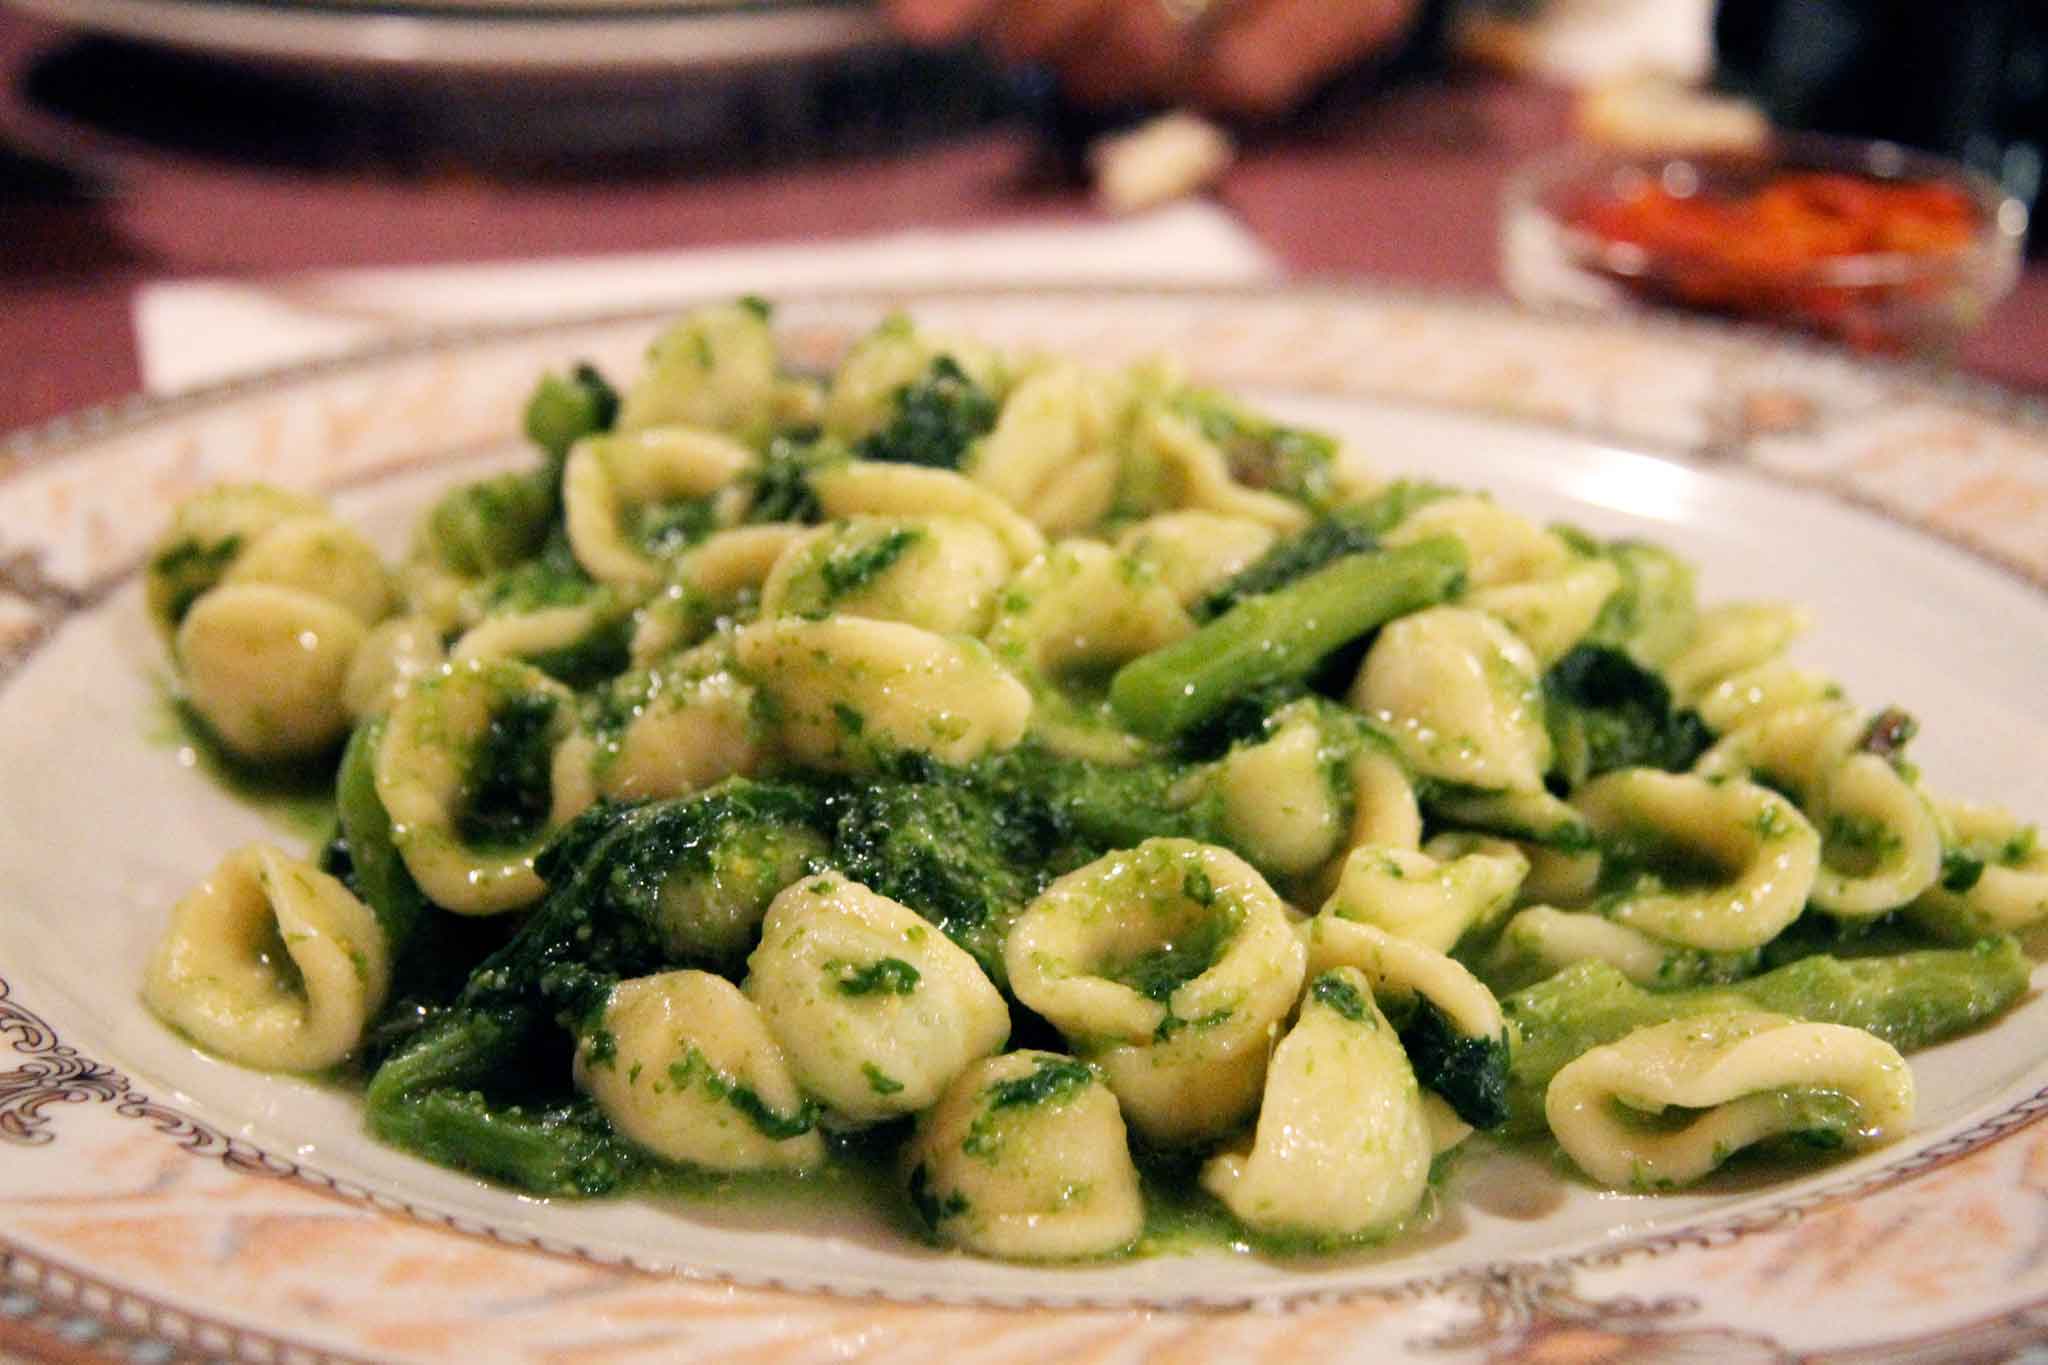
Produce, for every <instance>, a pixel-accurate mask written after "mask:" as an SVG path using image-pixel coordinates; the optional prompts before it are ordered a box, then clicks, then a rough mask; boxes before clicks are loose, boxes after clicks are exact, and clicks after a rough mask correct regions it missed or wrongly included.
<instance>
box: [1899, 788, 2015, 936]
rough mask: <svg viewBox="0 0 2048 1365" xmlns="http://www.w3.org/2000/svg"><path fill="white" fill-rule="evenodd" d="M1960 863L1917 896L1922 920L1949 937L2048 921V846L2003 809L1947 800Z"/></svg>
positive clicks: (1950, 840)
mask: <svg viewBox="0 0 2048 1365" xmlns="http://www.w3.org/2000/svg"><path fill="white" fill-rule="evenodd" d="M1936 811H1937V813H1938V814H1939V816H1940V819H1941V822H1942V824H1943V826H1944V827H1945V829H1946V833H1947V838H1946V840H1945V842H1946V843H1947V844H1948V845H1949V846H1950V848H1951V850H1952V862H1951V865H1950V867H1949V868H1948V869H1947V870H1946V872H1945V874H1944V875H1943V876H1942V878H1941V879H1940V880H1939V881H1938V882H1936V883H1935V884H1934V885H1932V886H1930V887H1928V888H1927V890H1926V891H1924V892H1922V893H1921V895H1920V897H1919V899H1918V900H1916V901H1914V903H1913V907H1912V915H1913V918H1914V920H1915V921H1916V922H1918V923H1920V924H1922V925H1925V926H1926V927H1928V928H1930V929H1933V930H1934V931H1935V932H1936V933H1939V934H1941V935H1942V936H1943V937H1946V938H1954V939H1963V940H1971V939H1977V938H1981V937H1983V936H1985V935H1987V934H2009V933H2012V932H2013V931H2015V930H2019V929H2027V928H2031V927H2032V926H2034V925H2036V924H2038V923H2040V922H2041V921H2042V920H2044V919H2048V847H2044V846H2043V845H2042V843H2041V841H2040V839H2039V837H2038V835H2037V833H2036V831H2035V829H2034V827H2033V826H2032V825H2022V824H2021V823H2020V822H2019V821H2018V820H2016V819H2014V818H2013V815H2012V812H2010V811H2008V810H2006V809H2005V808H2004V807H2002V806H1993V805H1985V804H1980V803H1978V802H1973V801H1944V802H1940V803H1938V804H1937V806H1936Z"/></svg>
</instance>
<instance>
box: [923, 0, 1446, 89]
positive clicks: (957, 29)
mask: <svg viewBox="0 0 2048 1365" xmlns="http://www.w3.org/2000/svg"><path fill="white" fill-rule="evenodd" d="M1419 3H1420V0H1215V3H1213V4H1212V5H1210V6H1209V8H1208V9H1207V11H1206V12H1205V13H1204V14H1203V15H1202V17H1201V18H1199V19H1198V20H1196V21H1194V22H1192V23H1190V22H1186V21H1185V20H1183V19H1177V18H1175V13H1176V11H1178V12H1180V13H1182V14H1185V13H1186V12H1187V10H1188V9H1189V8H1191V7H1195V8H1198V6H1190V5H1189V4H1188V3H1187V0H883V8H884V10H885V11H886V12H887V13H888V15H889V18H890V21H891V22H892V23H894V24H895V25H896V27H897V28H898V29H899V30H901V31H902V32H903V33H905V34H906V35H908V36H910V37H912V38H914V39H917V40H919V41H923V42H952V41H956V40H958V39H961V38H966V37H969V36H975V37H979V38H981V39H982V40H983V41H985V42H986V43H987V44H988V45H989V46H990V47H991V48H993V49H994V50H995V52H996V53H997V54H998V55H1000V56H1001V57H1003V58H1005V59H1007V60H1010V61H1016V62H1037V63H1042V64H1044V65H1046V66H1049V67H1051V68H1053V69H1054V70H1056V71H1057V72H1058V73H1059V74H1060V77H1061V80H1062V82H1063V84H1064V88H1065V89H1066V91H1067V93H1068V94H1069V95H1071V96H1072V97H1073V98H1075V99H1077V100H1080V101H1081V102H1083V103H1088V104H1108V103H1114V102H1117V101H1121V100H1130V99H1154V100H1160V101H1164V102H1176V103H1177V102H1187V103H1193V104H1197V105H1201V106H1204V107H1206V108H1209V109H1213V110H1217V111H1220V112H1223V113H1231V114H1248V115H1266V114H1278V113H1283V112H1285V111H1286V110H1288V109H1290V108H1292V107H1293V106H1294V105H1295V104H1297V103H1298V102H1300V101H1301V100H1302V99H1303V98H1305V97H1306V96H1307V95H1309V94H1310V93H1311V92H1312V91H1313V90H1314V89H1315V88H1316V86H1317V85H1318V84H1320V83H1321V82H1322V81H1323V80H1324V79H1325V78H1326V77H1328V76H1330V75H1332V74H1334V73H1335V72H1337V71H1340V70H1342V69H1343V68H1344V67H1346V66H1348V65H1350V64H1351V63H1352V62H1354V61H1356V60H1357V59H1358V58H1360V57H1362V56H1364V55H1366V54H1367V53H1370V52H1372V51H1374V50H1376V49H1378V48H1381V47H1384V46H1386V45H1388V44H1390V43H1392V42H1394V41H1395V40H1396V39H1398V38H1399V37H1400V35H1401V33H1402V32H1403V30H1404V29H1405V28H1406V27H1407V25H1408V23H1409V21H1410V19H1411V18H1412V17H1413V15H1414V12H1415V10H1416V8H1417V6H1418V4H1419Z"/></svg>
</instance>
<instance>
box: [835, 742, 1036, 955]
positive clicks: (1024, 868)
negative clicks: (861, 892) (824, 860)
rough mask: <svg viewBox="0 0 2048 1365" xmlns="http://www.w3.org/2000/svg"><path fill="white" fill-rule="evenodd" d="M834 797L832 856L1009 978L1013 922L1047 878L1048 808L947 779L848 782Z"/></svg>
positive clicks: (849, 872) (856, 877)
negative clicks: (1005, 801) (1006, 945)
mask: <svg viewBox="0 0 2048 1365" xmlns="http://www.w3.org/2000/svg"><path fill="white" fill-rule="evenodd" d="M934 776H936V774H934ZM829 805H830V809H831V812H832V817H833V827H832V853H831V859H832V862H833V864H834V865H835V866H837V867H838V868H839V870H840V871H842V872H844V873H845V874H846V875H847V876H848V877H849V878H851V879H852V880H854V881H856V882H859V883H860V884H861V885H863V886H866V887H868V888H869V889H870V890H873V891H877V892H879V893H881V894H882V895H884V896H887V897H889V898H890V899H892V900H896V901H901V902H902V903H903V904H904V905H907V906H909V907H910V908H911V909H912V910H915V911H916V912H917V913H918V914H920V915H922V916H924V917H925V918H926V919H928V920H930V921H931V922H932V923H934V924H936V925H937V926H938V927H939V929H940V930H941V931H942V932H943V933H944V934H945V935H946V937H948V938H950V939H952V940H953V941H954V942H955V943H957V944H959V945H960V946H961V947H962V948H965V949H966V950H967V951H968V952H969V953H970V954H972V955H973V957H974V960H975V961H976V962H978V963H980V964H981V967H982V970H984V971H986V972H987V973H988V974H989V975H990V977H992V978H993V979H994V980H996V981H997V982H1001V981H1003V980H1004V979H1005V975H1004V971H1003V960H1002V959H1003V941H1004V939H1005V938H1006V937H1007V936H1008V933H1009V927H1010V924H1011V922H1012V921H1013V920H1014V919H1015V918H1016V916H1017V913H1018V911H1020V910H1022V909H1023V907H1024V904H1025V902H1027V901H1029V900H1030V899H1031V898H1032V897H1033V896H1035V895H1037V894H1038V892H1039V891H1040V890H1041V889H1042V888H1043V886H1044V880H1045V879H1044V874H1043V873H1042V872H1041V871H1040V870H1039V868H1038V862H1039V855H1040V854H1041V852H1042V851H1043V849H1044V847H1045V839H1046V836H1047V833H1048V827H1047V825H1046V823H1045V821H1044V819H1043V817H1042V814H1041V813H1040V812H1037V811H1033V810H1030V809H1017V808H1011V809H1005V808H1003V807H1001V806H999V805H998V804H997V803H996V802H994V801H992V800H990V799H988V798H987V797H986V796H985V795H983V794H981V793H978V792H976V791H974V790H973V789H972V788H970V787H969V786H967V785H966V784H965V783H964V782H959V781H952V782H948V781H944V780H933V781H914V782H893V781H882V782H875V783H872V784H869V785H865V786H851V787H848V788H846V789H844V790H841V791H839V792H836V793H834V794H833V796H832V797H831V798H830V802H829Z"/></svg>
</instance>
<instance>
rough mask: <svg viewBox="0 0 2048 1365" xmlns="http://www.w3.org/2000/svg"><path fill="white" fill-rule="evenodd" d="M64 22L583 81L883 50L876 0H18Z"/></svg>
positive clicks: (316, 60) (310, 61)
mask: <svg viewBox="0 0 2048 1365" xmlns="http://www.w3.org/2000/svg"><path fill="white" fill-rule="evenodd" d="M6 3H9V4H12V5H13V6H14V7H15V8H17V9H21V10H26V11H28V12H30V13H32V14H39V15H41V16H43V17H44V18H46V19H51V20H55V21H57V22H59V23H65V24H72V25H76V26H78V27H81V28H91V29H96V30H99V31H101V32H104V33H112V34H116V35H119V36H121V37H125V38H141V39H145V40H148V41H150V42H158V43H167V44H169V45H171V46H173V47H181V48H187V49H191V50H193V51H198V52H205V53H210V54H213V55H216V56H232V57H239V58H244V59H255V60H269V61H284V62H291V63H300V64H306V65H314V66H337V65H360V66H377V67H391V68H403V69H407V70H428V71H430V70H441V69H459V70H471V71H485V72H490V71H508V72H509V71H519V72H544V71H545V72H576V73H583V74H595V73H601V72H609V71H625V70H633V71H648V70H661V69H671V68H689V67H729V66H745V65H752V64H755V63H760V62H769V61H784V60H793V59H797V58H804V57H816V56H823V55H825V54H827V53H832V52H839V51H844V50H846V49H849V48H853V47H857V46H861V45H864V44H872V43H875V42H878V41H880V40H881V39H882V37H883V36H884V32H885V30H884V29H883V27H882V24H881V20H880V19H879V18H878V17H877V16H876V15H875V14H874V12H873V7H872V5H870V4H868V3H865V0H6Z"/></svg>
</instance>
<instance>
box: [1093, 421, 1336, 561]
mask: <svg viewBox="0 0 2048 1365" xmlns="http://www.w3.org/2000/svg"><path fill="white" fill-rule="evenodd" d="M1131 441H1132V469H1133V478H1134V480H1135V482H1136V483H1137V485H1138V487H1137V488H1136V489H1135V490H1133V491H1134V493H1135V495H1136V500H1137V501H1138V503H1139V504H1140V505H1141V506H1145V507H1148V508H1151V509H1155V510H1158V511H1196V512H1217V513H1221V514H1222V515H1224V516H1227V517H1242V518H1244V519H1245V520H1246V521H1255V522H1257V523H1259V524H1260V525H1261V526H1269V527H1271V528H1272V529H1273V530H1275V531H1294V530H1299V529H1300V528H1301V527H1302V526H1303V525H1304V524H1305V523H1306V522H1307V521H1308V513H1307V512H1306V511H1305V510H1304V509H1303V508H1302V506H1301V504H1300V503H1298V502H1294V501H1292V500H1290V499H1288V498H1284V497H1281V496H1280V495H1279V494H1277V493H1267V492H1264V491H1261V490H1257V489H1251V488H1247V487H1245V486H1244V485H1243V484H1241V483H1239V482H1237V481H1236V480H1235V479H1233V478H1231V477H1230V465H1229V463H1228V462H1227V461H1226V460H1225V459H1224V458H1223V452H1222V451H1220V450H1218V449H1217V448H1216V446H1215V444H1214V443H1213V442H1211V441H1210V440H1209V438H1208V437H1206V436H1204V435H1203V434H1202V431H1201V428H1200V427H1198V426H1196V425H1195V423H1194V422H1192V421H1190V420H1189V419H1188V418H1186V417H1183V416H1181V415H1180V414H1179V413H1176V412H1171V411H1168V410H1167V409H1166V408H1163V407H1149V408H1146V409H1145V410H1144V412H1143V413H1142V414H1141V415H1140V416H1139V418H1138V420H1137V424H1136V430H1135V431H1134V432H1133V433H1132V437H1131Z"/></svg>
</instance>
